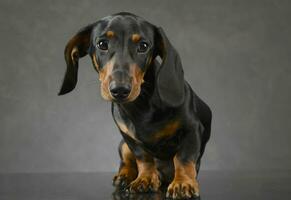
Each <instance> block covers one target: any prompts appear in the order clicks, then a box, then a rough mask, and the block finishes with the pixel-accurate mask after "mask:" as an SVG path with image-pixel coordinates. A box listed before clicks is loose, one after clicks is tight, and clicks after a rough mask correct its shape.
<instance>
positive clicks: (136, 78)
mask: <svg viewBox="0 0 291 200" xmlns="http://www.w3.org/2000/svg"><path fill="white" fill-rule="evenodd" d="M130 76H131V77H132V89H131V91H130V93H129V95H128V97H127V99H128V101H133V100H135V99H136V98H137V97H138V95H139V94H140V90H141V84H142V83H143V82H144V80H143V77H144V72H143V71H142V70H141V69H140V67H139V66H138V65H137V64H131V65H130Z"/></svg>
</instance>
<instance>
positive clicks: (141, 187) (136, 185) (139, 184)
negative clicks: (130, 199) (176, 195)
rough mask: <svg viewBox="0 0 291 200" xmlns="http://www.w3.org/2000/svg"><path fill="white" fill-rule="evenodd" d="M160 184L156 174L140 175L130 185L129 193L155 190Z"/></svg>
mask: <svg viewBox="0 0 291 200" xmlns="http://www.w3.org/2000/svg"><path fill="white" fill-rule="evenodd" d="M160 185H161V182H160V179H159V176H158V174H156V173H153V174H151V175H141V176H139V177H137V178H136V179H135V180H134V181H133V182H132V183H131V184H130V185H129V190H130V192H131V193H136V192H157V191H158V189H159V187H160Z"/></svg>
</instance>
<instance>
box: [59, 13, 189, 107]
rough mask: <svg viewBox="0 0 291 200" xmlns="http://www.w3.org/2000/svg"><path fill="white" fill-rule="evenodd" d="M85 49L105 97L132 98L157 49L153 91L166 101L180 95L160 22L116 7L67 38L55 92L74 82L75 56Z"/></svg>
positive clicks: (175, 64)
mask: <svg viewBox="0 0 291 200" xmlns="http://www.w3.org/2000/svg"><path fill="white" fill-rule="evenodd" d="M87 54H89V55H90V56H91V58H92V62H93V65H94V68H95V69H96V71H97V72H98V73H99V80H100V81H101V93H102V96H103V98H104V99H106V100H110V101H117V102H130V101H134V100H135V99H136V98H137V97H138V96H139V94H140V91H141V85H142V83H143V81H144V80H143V78H144V75H145V73H146V71H147V70H148V68H149V67H150V66H151V63H152V62H153V60H154V59H155V58H156V56H158V55H160V56H161V58H162V60H163V62H162V64H161V66H160V69H159V70H157V71H158V74H157V77H156V87H158V88H157V91H158V93H159V96H160V97H161V98H162V99H164V100H165V101H166V102H168V103H169V104H170V105H171V104H173V105H175V104H177V103H179V102H181V101H182V99H183V97H184V88H183V84H184V81H183V70H182V66H181V62H180V58H179V56H178V54H177V52H176V51H175V49H174V48H173V47H172V46H171V44H170V42H169V40H168V39H167V37H166V36H165V34H164V32H163V30H162V29H161V28H157V27H156V26H154V25H152V24H150V23H149V22H147V21H145V20H143V19H142V18H140V17H138V16H136V15H133V14H130V13H118V14H115V15H112V16H108V17H105V18H103V19H101V20H99V21H98V22H96V23H93V24H90V25H88V26H86V27H84V28H82V29H81V30H80V31H79V32H78V33H77V34H76V35H75V36H73V37H72V38H71V39H70V40H69V42H68V44H67V46H66V48H65V60H66V63H67V71H66V74H65V78H64V81H63V85H62V87H61V90H60V92H59V95H63V94H66V93H68V92H70V91H72V90H73V89H74V88H75V86H76V83H77V78H78V60H79V58H81V57H83V56H85V55H87ZM181 79H182V80H181Z"/></svg>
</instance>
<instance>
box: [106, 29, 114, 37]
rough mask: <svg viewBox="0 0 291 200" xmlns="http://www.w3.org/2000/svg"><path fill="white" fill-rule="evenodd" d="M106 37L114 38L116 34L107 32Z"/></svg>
mask: <svg viewBox="0 0 291 200" xmlns="http://www.w3.org/2000/svg"><path fill="white" fill-rule="evenodd" d="M106 36H107V37H108V38H112V37H114V36H115V33H114V32H113V31H107V32H106Z"/></svg>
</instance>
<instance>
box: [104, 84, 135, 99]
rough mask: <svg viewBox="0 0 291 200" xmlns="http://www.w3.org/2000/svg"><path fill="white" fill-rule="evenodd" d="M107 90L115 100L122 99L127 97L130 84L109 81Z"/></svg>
mask: <svg viewBox="0 0 291 200" xmlns="http://www.w3.org/2000/svg"><path fill="white" fill-rule="evenodd" d="M109 90H110V93H111V95H112V96H113V97H114V98H115V99H116V100H124V99H126V98H127V97H128V95H129V93H130V91H131V86H130V85H129V84H116V83H115V82H112V83H110V86H109Z"/></svg>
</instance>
